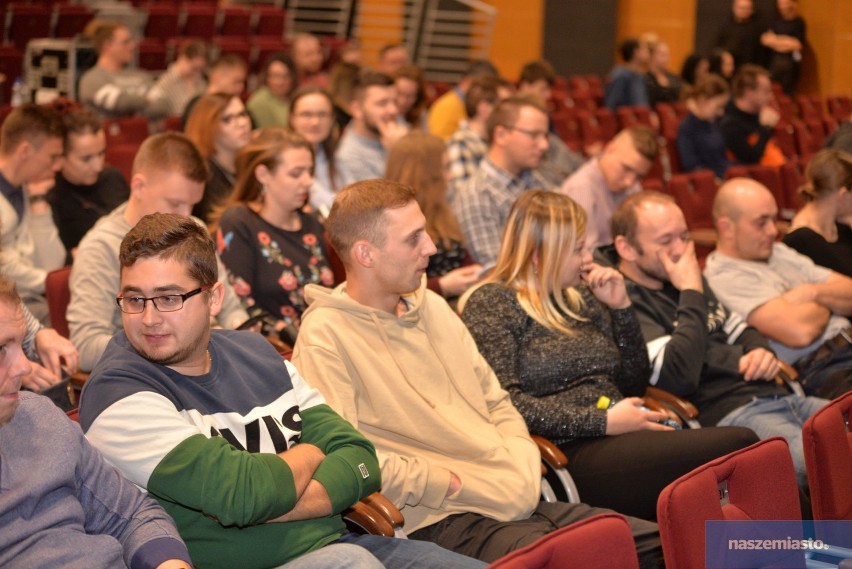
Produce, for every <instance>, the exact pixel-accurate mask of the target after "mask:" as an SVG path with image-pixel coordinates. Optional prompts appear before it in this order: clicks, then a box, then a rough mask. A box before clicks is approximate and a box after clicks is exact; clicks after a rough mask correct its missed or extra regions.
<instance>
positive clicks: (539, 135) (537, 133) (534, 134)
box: [506, 126, 548, 141]
mask: <svg viewBox="0 0 852 569" xmlns="http://www.w3.org/2000/svg"><path fill="white" fill-rule="evenodd" d="M506 130H516V131H518V132H520V133H521V134H524V135H526V136H528V137H530V138H531V139H532V140H533V141H538V140H547V134H548V133H547V131H546V130H528V129H525V128H518V127H516V126H507V127H506Z"/></svg>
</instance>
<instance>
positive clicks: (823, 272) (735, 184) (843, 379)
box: [705, 178, 852, 399]
mask: <svg viewBox="0 0 852 569" xmlns="http://www.w3.org/2000/svg"><path fill="white" fill-rule="evenodd" d="M777 215H778V206H777V205H776V203H775V198H774V197H773V196H772V194H771V193H770V191H769V190H768V189H766V187H765V186H763V185H761V184H760V183H758V182H756V181H754V180H751V179H747V178H734V179H732V180H728V181H727V182H726V183H725V184H723V185H722V187H721V188H719V191H718V193H717V194H716V199H715V200H714V202H713V220H714V223H715V225H716V229H717V231H718V232H719V241H718V245H717V247H716V250H715V251H714V252H713V253H711V254H710V256H709V257H708V259H707V267H706V269H705V276H706V277H707V280H708V281H709V283H710V285H711V286H712V287H713V290H715V291H716V294H717V295H718V296H719V299H720V300H721V301H722V302H723V303H724V304H725V305H727V306H728V307H730V308H731V309H732V310H734V311H735V312H737V313H739V314H741V315H742V316H743V317H744V318H746V321H747V322H748V324H749V325H751V326H754V327H755V328H757V329H758V330H760V331H761V332H762V333H763V334H764V335H765V336H766V337H768V338H769V339H770V345H771V346H772V348H773V349H774V351H775V353H776V354H777V355H778V357H779V358H781V359H783V360H785V361H787V362H789V363H792V364H794V365H795V367H796V368H797V369H798V370H799V374H800V381H801V382H802V384H803V385H804V387H805V390H806V391H808V392H809V393H812V394H815V395H819V396H822V397H825V398H827V399H831V398H833V397H835V396H837V395H839V394H841V393H844V392H846V391H848V390H849V389H850V385H852V344H850V324H849V320H848V318H847V317H848V316H849V315H850V314H852V279H850V278H849V277H846V276H844V275H841V274H840V273H837V272H834V271H831V270H829V269H826V268H825V267H820V266H818V265H815V264H814V263H813V261H811V260H810V259H809V258H808V257H805V256H804V255H800V254H798V253H796V252H795V251H793V250H792V249H790V248H789V247H787V246H786V245H784V244H783V243H780V242H776V237H777V236H778V228H777V227H776V226H775V218H776V217H777Z"/></svg>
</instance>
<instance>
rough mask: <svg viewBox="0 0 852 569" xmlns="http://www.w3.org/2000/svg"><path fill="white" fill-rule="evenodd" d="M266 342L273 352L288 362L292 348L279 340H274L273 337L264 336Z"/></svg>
mask: <svg viewBox="0 0 852 569" xmlns="http://www.w3.org/2000/svg"><path fill="white" fill-rule="evenodd" d="M264 338H266V341H267V342H269V343H270V344H272V347H273V348H275V351H276V352H278V353H279V354H281V355H282V356H284V359H287V360H289V359H290V357H289V356H291V355H292V354H293V348H291V347H290V346H289V345H288V344H285V343H284V342H282V341H281V339H280V338H276V337H275V336H264Z"/></svg>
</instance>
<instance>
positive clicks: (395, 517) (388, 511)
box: [361, 492, 405, 528]
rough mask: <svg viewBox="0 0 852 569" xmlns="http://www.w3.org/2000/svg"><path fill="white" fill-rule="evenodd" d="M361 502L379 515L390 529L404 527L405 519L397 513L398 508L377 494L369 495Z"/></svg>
mask: <svg viewBox="0 0 852 569" xmlns="http://www.w3.org/2000/svg"><path fill="white" fill-rule="evenodd" d="M361 501H362V502H364V503H365V504H367V505H368V506H370V507H371V508H373V509H374V510H376V511H377V512H378V513H380V514H381V515H382V516H383V517H384V518H385V520H387V522H388V523H389V524H390V525H391V527H393V528H401V527H402V526H404V525H405V517H404V516H403V515H402V512H400V511H399V508H397V507H396V506H394V505H393V502H391V501H390V500H388V499H387V498H385V497H384V496H383V495H381V494H379V493H378V492H374V493H372V494H370V495H369V496H367V497H366V498H364V499H363V500H361Z"/></svg>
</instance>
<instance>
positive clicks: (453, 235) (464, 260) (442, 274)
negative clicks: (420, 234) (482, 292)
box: [385, 130, 482, 299]
mask: <svg viewBox="0 0 852 569" xmlns="http://www.w3.org/2000/svg"><path fill="white" fill-rule="evenodd" d="M385 178H386V179H388V180H391V181H393V182H399V183H401V184H406V185H408V186H411V187H413V188H414V189H415V190H416V191H417V202H418V203H419V204H420V209H421V210H422V211H423V215H425V216H426V233H428V234H429V237H431V238H432V241H434V242H435V247H437V249H438V252H437V253H435V254H434V255H432V256H431V257H429V267H428V268H427V269H426V275H427V277H428V279H429V280H428V286H429V288H430V289H432V290H434V291H435V292H437V293H439V294H442V295H443V296H444V297H445V298H448V299H452V298H456V297H458V296H459V295H461V294H462V293H463V292H464V291H466V290H467V289H468V288H469V287H470V286H471V285H473V284H474V283H476V281H478V280H479V273H480V271H481V270H482V266H481V265H477V264H474V262H473V259H472V258H471V257H470V255H469V254H468V252H467V249H465V247H464V237H463V236H462V231H461V228H460V227H459V224H458V221H456V217H455V216H454V215H453V212H452V210H451V209H450V204H449V203H447V186H448V183H449V182H448V179H449V164H448V158H447V148H446V145H445V144H444V141H442V140H441V139H440V138H438V137H436V136H433V135H431V134H428V133H426V132H423V131H418V130H415V131H412V132H410V133H408V134H406V135H405V136H403V137H402V138H400V139H399V140H398V141H397V142H396V143H395V144H394V145H393V147H392V148H391V150H390V152H389V153H388V161H387V166H386V169H385Z"/></svg>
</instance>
